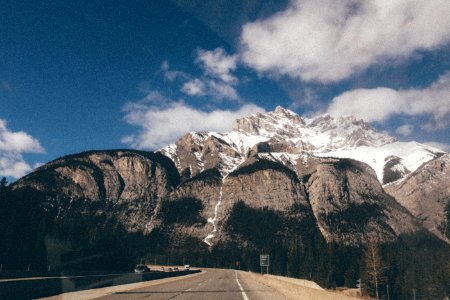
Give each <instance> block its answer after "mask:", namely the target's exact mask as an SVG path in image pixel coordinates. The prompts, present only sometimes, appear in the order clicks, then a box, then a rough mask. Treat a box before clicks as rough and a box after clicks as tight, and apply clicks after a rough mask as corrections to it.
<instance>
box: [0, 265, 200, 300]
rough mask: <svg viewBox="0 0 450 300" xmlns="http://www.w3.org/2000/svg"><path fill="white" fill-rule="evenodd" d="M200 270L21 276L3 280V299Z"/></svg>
mask: <svg viewBox="0 0 450 300" xmlns="http://www.w3.org/2000/svg"><path fill="white" fill-rule="evenodd" d="M197 272H200V271H199V270H190V271H174V272H148V273H142V274H139V273H123V274H102V275H82V276H69V277H44V278H20V279H9V280H5V281H0V299H35V298H42V297H49V296H54V295H58V294H62V293H66V292H73V291H80V290H87V289H95V288H102V287H108V286H114V285H121V284H128V283H135V282H141V281H148V280H155V279H162V278H167V277H175V276H182V275H187V274H193V273H197Z"/></svg>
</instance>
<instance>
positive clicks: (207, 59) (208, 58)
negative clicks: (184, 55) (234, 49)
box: [196, 48, 238, 83]
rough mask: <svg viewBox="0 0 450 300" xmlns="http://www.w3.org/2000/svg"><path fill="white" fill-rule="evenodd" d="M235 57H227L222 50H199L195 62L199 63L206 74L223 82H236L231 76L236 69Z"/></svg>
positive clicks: (236, 58)
mask: <svg viewBox="0 0 450 300" xmlns="http://www.w3.org/2000/svg"><path fill="white" fill-rule="evenodd" d="M237 60H238V57H237V55H228V54H227V53H226V52H225V50H223V49H222V48H216V49H215V50H213V51H205V50H202V49H200V50H199V51H198V53H197V59H196V62H197V63H199V64H200V65H201V66H202V67H203V69H204V70H205V72H206V74H207V75H209V76H212V77H215V78H218V79H220V80H221V81H224V82H229V83H231V82H236V81H237V78H236V77H235V76H233V75H232V74H231V71H234V70H235V69H236V63H237Z"/></svg>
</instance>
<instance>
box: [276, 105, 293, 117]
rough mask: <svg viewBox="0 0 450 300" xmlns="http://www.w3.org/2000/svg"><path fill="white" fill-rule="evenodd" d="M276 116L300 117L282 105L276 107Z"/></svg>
mask: <svg viewBox="0 0 450 300" xmlns="http://www.w3.org/2000/svg"><path fill="white" fill-rule="evenodd" d="M273 112H274V113H276V114H279V115H284V116H287V117H288V116H298V115H297V114H296V113H295V112H293V111H292V110H289V109H286V108H284V107H282V106H280V105H278V106H277V107H275V110H274V111H273Z"/></svg>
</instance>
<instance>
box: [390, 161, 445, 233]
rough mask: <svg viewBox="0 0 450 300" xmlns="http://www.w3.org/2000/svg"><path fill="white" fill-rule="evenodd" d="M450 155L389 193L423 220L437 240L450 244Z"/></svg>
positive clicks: (413, 174) (424, 167)
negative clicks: (449, 228)
mask: <svg viewBox="0 0 450 300" xmlns="http://www.w3.org/2000/svg"><path fill="white" fill-rule="evenodd" d="M449 182H450V154H444V155H442V156H441V157H439V158H436V159H433V160H432V161H430V162H428V163H426V164H424V165H423V166H422V167H420V168H419V169H417V170H416V171H415V172H413V173H412V174H410V175H409V176H408V177H407V178H406V179H405V180H403V181H401V182H396V183H393V184H390V185H388V186H386V187H385V189H386V191H387V192H388V193H389V194H391V195H392V196H394V197H395V199H397V201H398V202H400V203H401V204H402V205H403V206H404V207H406V208H407V209H408V210H409V211H410V212H411V213H412V214H413V215H414V216H416V217H417V218H418V219H420V220H421V221H422V223H423V226H424V227H425V228H427V229H428V230H430V231H431V232H432V233H434V234H435V235H436V236H437V237H439V238H441V239H443V240H445V241H447V242H450V236H449V232H450V231H449V230H448V227H449V226H450V225H449V224H450V220H449V215H450V214H449V211H450V188H449Z"/></svg>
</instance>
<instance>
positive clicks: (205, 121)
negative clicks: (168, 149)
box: [122, 101, 264, 150]
mask: <svg viewBox="0 0 450 300" xmlns="http://www.w3.org/2000/svg"><path fill="white" fill-rule="evenodd" d="M257 111H261V112H262V111H264V109H262V108H260V107H258V106H256V105H254V104H245V105H243V106H242V107H241V108H240V109H238V110H235V111H233V110H221V109H215V110H213V111H209V112H205V111H201V110H198V109H195V108H193V107H191V106H188V105H186V104H185V103H183V102H181V101H179V102H173V103H171V104H170V105H168V106H167V107H163V108H159V107H154V106H151V105H149V106H148V107H146V108H143V107H140V108H137V107H133V106H128V108H127V110H126V115H125V120H126V121H127V122H128V123H129V124H131V125H134V126H137V127H139V128H140V129H139V132H138V133H137V134H136V135H130V136H126V137H124V138H123V139H122V142H123V143H126V144H129V145H131V146H132V147H134V148H139V149H150V150H154V149H157V148H160V147H163V146H166V145H168V144H170V143H173V142H175V141H176V140H177V139H178V138H180V137H181V136H182V135H184V134H185V133H187V132H190V131H218V132H226V131H229V130H231V126H232V122H233V120H235V119H237V118H240V117H243V116H245V115H248V114H251V113H255V112H257Z"/></svg>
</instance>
